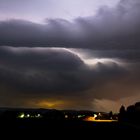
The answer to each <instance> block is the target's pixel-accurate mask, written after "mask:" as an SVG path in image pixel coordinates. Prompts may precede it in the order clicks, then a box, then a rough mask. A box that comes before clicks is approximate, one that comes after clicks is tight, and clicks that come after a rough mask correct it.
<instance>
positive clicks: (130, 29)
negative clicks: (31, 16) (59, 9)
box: [0, 0, 140, 49]
mask: <svg viewBox="0 0 140 140" xmlns="http://www.w3.org/2000/svg"><path fill="white" fill-rule="evenodd" d="M139 26H140V2H139V1H137V0H134V1H133V2H132V1H131V0H122V1H121V2H120V3H119V4H118V5H117V6H116V7H115V8H109V7H102V8H101V9H100V10H99V11H98V13H97V14H96V16H93V17H92V16H91V17H87V18H82V17H81V18H80V17H79V18H77V19H75V21H74V22H69V21H67V20H63V19H54V20H51V19H50V20H47V21H46V24H45V25H43V24H36V23H31V22H28V21H22V20H9V21H1V22H0V31H1V32H0V45H11V46H44V47H46V46H48V47H54V46H56V47H57V46H59V47H78V48H92V49H107V48H110V49H124V48H125V49H128V48H131V49H134V48H139V44H140V28H139Z"/></svg>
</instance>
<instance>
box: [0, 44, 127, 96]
mask: <svg viewBox="0 0 140 140" xmlns="http://www.w3.org/2000/svg"><path fill="white" fill-rule="evenodd" d="M0 60H1V65H0V71H1V72H0V79H1V80H0V83H1V84H2V85H3V84H6V85H7V86H13V87H15V88H16V89H19V90H20V92H21V91H22V92H23V91H27V92H30V93H36V92H37V93H38V92H42V93H43V94H44V93H46V92H51V93H52V92H54V93H57V92H60V93H61V92H62V93H63V92H67V91H68V92H80V91H81V90H87V89H88V88H90V87H91V86H93V85H94V84H95V85H96V80H97V79H98V80H100V82H103V81H104V78H105V77H106V78H107V79H110V80H111V79H112V78H115V77H117V76H118V75H120V74H123V73H124V68H123V67H120V66H119V65H118V64H117V63H115V62H110V63H109V64H104V63H101V62H100V63H98V62H97V64H96V66H94V67H90V66H88V65H87V64H85V63H84V61H83V60H82V58H80V57H79V56H78V55H76V54H74V53H72V52H71V51H68V50H66V49H63V48H27V47H26V48H15V47H6V46H3V47H1V48H0ZM99 75H100V76H99ZM99 77H100V78H99ZM102 77H103V78H102ZM106 78H105V79H106ZM74 94H75V93H74Z"/></svg>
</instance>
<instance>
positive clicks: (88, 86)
mask: <svg viewBox="0 0 140 140" xmlns="http://www.w3.org/2000/svg"><path fill="white" fill-rule="evenodd" d="M139 27H140V2H139V1H138V0H133V1H132V0H121V1H120V3H119V4H118V5H117V6H116V7H114V8H109V7H102V8H101V9H100V10H99V11H98V13H97V15H96V16H93V17H87V18H82V17H79V18H77V19H75V20H74V21H73V22H70V21H67V20H63V19H53V20H51V19H49V20H46V23H45V24H37V23H33V22H29V21H23V20H9V21H0V97H1V98H0V102H1V103H0V105H2V104H3V105H5V104H7V105H8V104H10V105H13V104H14V103H15V104H17V105H18V106H19V105H20V104H22V103H23V105H24V104H25V105H27V104H26V101H27V100H30V99H31V100H32V99H33V98H35V99H36V100H37V99H38V100H41V99H42V98H48V99H49V98H52V99H55V98H57V97H61V99H62V100H64V101H68V100H69V101H70V100H72V102H71V103H69V105H68V106H66V107H76V106H78V105H79V106H82V104H84V105H85V106H86V107H88V106H89V108H90V107H91V108H92V102H93V100H94V99H101V98H103V99H110V100H115V99H119V98H122V97H126V96H129V95H132V94H133V95H137V94H138V93H139V92H140V89H139V83H140V80H139V79H140V77H139V75H140V74H139V71H140V63H139V62H140V28H139ZM23 46H26V47H23ZM52 47H54V48H52ZM58 47H59V48H58ZM64 48H65V49H64ZM66 48H73V49H70V50H68V49H66ZM79 54H80V55H79ZM82 55H83V57H82ZM88 59H90V60H93V61H95V60H96V59H97V60H98V59H99V60H98V61H97V64H96V65H88V64H87V63H86V61H88ZM100 59H109V60H113V61H111V62H109V63H108V62H104V61H103V62H102V61H101V60H100ZM84 60H85V61H84ZM14 98H15V100H18V101H17V103H16V102H12V100H14ZM16 98H17V99H16ZM10 99H11V101H10V102H9V100H10ZM20 101H21V102H20ZM105 101H106V100H105ZM96 102H97V104H98V103H99V102H100V100H96ZM111 103H112V101H111ZM76 104H78V105H76Z"/></svg>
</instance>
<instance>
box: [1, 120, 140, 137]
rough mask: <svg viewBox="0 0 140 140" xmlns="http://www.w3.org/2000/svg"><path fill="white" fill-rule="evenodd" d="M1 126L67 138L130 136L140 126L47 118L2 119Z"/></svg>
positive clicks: (14, 131) (137, 131) (7, 130)
mask: <svg viewBox="0 0 140 140" xmlns="http://www.w3.org/2000/svg"><path fill="white" fill-rule="evenodd" d="M0 124H1V125H0V127H1V129H2V130H3V132H6V133H9V132H13V133H12V134H15V135H17V134H20V135H21V136H26V135H32V136H36V135H40V136H46V137H47V136H49V137H50V136H51V137H58V138H60V137H62V136H63V137H64V136H65V135H66V136H67V138H70V137H75V136H78V137H79V138H80V137H83V136H84V137H85V136H86V137H91V136H98V137H103V135H106V136H107V137H108V138H109V137H112V135H113V137H117V136H129V135H131V134H134V133H139V132H140V128H139V127H138V126H136V125H132V124H124V123H119V122H110V123H108V122H86V121H45V120H12V121H11V120H9V121H5V120H3V121H0Z"/></svg>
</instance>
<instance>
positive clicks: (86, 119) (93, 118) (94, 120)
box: [84, 117, 117, 122]
mask: <svg viewBox="0 0 140 140" xmlns="http://www.w3.org/2000/svg"><path fill="white" fill-rule="evenodd" d="M84 121H92V122H117V120H96V119H95V117H87V118H85V119H84Z"/></svg>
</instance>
